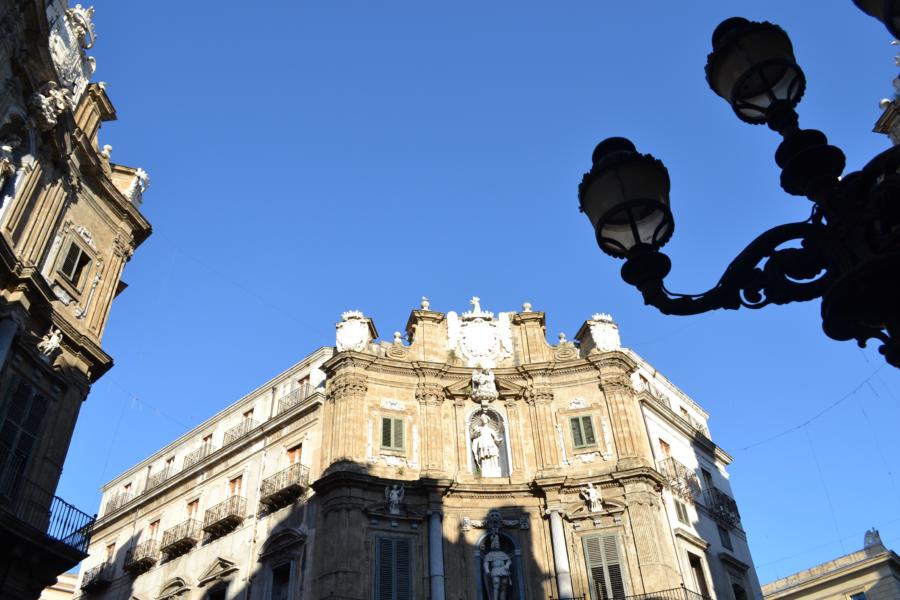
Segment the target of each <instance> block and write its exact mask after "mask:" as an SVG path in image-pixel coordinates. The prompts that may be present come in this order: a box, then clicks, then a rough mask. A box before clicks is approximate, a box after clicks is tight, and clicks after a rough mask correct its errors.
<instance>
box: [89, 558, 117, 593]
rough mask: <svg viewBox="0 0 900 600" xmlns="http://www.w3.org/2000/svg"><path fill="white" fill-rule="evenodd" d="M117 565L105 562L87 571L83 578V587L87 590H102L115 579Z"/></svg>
mask: <svg viewBox="0 0 900 600" xmlns="http://www.w3.org/2000/svg"><path fill="white" fill-rule="evenodd" d="M115 568H116V566H115V565H114V564H112V563H109V562H103V563H101V564H99V565H97V566H96V567H94V568H93V569H89V570H87V571H85V573H84V578H83V579H82V580H81V589H83V590H84V591H86V592H92V591H96V590H102V589H103V588H105V587H106V586H108V585H109V584H110V583H112V580H113V574H114V573H115Z"/></svg>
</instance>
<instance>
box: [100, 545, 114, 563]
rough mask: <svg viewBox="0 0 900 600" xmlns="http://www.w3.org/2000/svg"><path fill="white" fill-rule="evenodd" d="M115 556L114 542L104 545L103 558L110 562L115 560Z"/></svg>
mask: <svg viewBox="0 0 900 600" xmlns="http://www.w3.org/2000/svg"><path fill="white" fill-rule="evenodd" d="M115 558H116V543H115V542H113V543H112V544H107V545H106V553H105V555H104V558H103V560H104V561H106V562H108V563H111V562H113V561H114V560H115Z"/></svg>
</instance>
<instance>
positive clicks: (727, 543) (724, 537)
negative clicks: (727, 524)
mask: <svg viewBox="0 0 900 600" xmlns="http://www.w3.org/2000/svg"><path fill="white" fill-rule="evenodd" d="M718 527H719V541H720V542H722V547H723V548H725V549H726V550H734V546H733V545H732V544H731V534H730V533H728V530H727V529H725V528H724V527H722V526H721V525H719V526H718Z"/></svg>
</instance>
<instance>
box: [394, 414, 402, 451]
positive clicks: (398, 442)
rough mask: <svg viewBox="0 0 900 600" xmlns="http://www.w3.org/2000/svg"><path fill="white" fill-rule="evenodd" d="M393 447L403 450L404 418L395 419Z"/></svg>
mask: <svg viewBox="0 0 900 600" xmlns="http://www.w3.org/2000/svg"><path fill="white" fill-rule="evenodd" d="M393 442H394V443H393V445H391V448H394V449H395V450H403V419H394V439H393Z"/></svg>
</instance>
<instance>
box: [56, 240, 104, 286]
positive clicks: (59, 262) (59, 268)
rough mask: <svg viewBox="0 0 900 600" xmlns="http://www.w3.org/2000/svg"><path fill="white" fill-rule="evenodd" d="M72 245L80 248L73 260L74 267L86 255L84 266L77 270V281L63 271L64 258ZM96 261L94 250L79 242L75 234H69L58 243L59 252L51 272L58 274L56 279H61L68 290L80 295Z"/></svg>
mask: <svg viewBox="0 0 900 600" xmlns="http://www.w3.org/2000/svg"><path fill="white" fill-rule="evenodd" d="M73 247H76V248H78V250H80V252H81V254H79V256H78V258H77V259H76V262H75V267H76V268H77V265H78V262H79V261H80V260H81V258H82V257H85V256H86V257H87V258H88V262H87V264H86V265H84V267H83V268H82V269H81V270H80V271H78V274H79V277H78V279H77V281H73V280H72V279H71V278H70V277H69V276H68V275H67V274H66V272H65V271H63V266H64V265H65V263H66V259H67V258H68V256H69V254H70V252H71V251H72V248H73ZM96 262H97V256H96V255H95V253H94V251H93V250H92V249H91V248H89V247H88V246H87V245H86V244H83V243H82V242H80V241H79V240H78V237H77V236H75V235H72V234H69V235H68V237H67V238H66V239H65V240H64V241H63V243H62V244H61V245H60V252H59V255H58V256H57V257H56V265H55V266H54V267H53V272H54V273H56V274H57V275H59V277H58V278H57V280H58V281H61V282H62V283H63V285H65V286H66V287H67V288H69V291H71V292H74V293H75V294H77V295H81V293H82V292H83V291H84V288H85V285H86V283H87V281H88V279H90V275H91V272H92V271H93V268H94V263H96Z"/></svg>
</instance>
